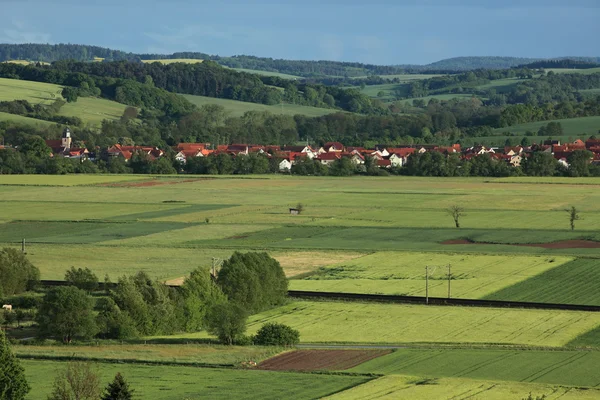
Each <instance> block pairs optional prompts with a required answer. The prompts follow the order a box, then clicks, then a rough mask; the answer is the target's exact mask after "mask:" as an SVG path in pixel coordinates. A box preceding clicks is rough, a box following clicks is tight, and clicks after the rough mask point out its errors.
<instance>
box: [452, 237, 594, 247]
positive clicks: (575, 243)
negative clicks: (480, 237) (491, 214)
mask: <svg viewBox="0 0 600 400" xmlns="http://www.w3.org/2000/svg"><path fill="white" fill-rule="evenodd" d="M442 244H505V243H487V242H473V241H470V240H466V239H453V240H446V241H445V242H442ZM505 245H508V246H527V247H542V248H544V249H600V242H594V241H593V240H561V241H558V242H551V243H510V244H508V243H506V244H505Z"/></svg>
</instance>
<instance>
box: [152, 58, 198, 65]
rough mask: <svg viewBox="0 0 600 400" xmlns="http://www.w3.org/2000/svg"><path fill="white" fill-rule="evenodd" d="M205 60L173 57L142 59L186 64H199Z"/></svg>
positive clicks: (162, 62)
mask: <svg viewBox="0 0 600 400" xmlns="http://www.w3.org/2000/svg"><path fill="white" fill-rule="evenodd" d="M202 61H204V60H199V59H195V58H171V59H163V60H142V62H143V63H155V62H157V63H161V64H173V63H184V64H198V63H201V62H202Z"/></svg>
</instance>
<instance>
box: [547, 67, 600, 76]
mask: <svg viewBox="0 0 600 400" xmlns="http://www.w3.org/2000/svg"><path fill="white" fill-rule="evenodd" d="M550 71H552V72H554V73H555V74H584V75H589V74H595V73H598V72H600V67H599V68H588V69H573V68H548V69H546V72H550Z"/></svg>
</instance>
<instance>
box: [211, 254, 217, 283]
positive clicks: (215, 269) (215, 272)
mask: <svg viewBox="0 0 600 400" xmlns="http://www.w3.org/2000/svg"><path fill="white" fill-rule="evenodd" d="M212 276H214V277H215V278H216V277H217V259H216V258H214V257H213V258H212Z"/></svg>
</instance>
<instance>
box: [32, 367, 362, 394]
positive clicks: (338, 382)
mask: <svg viewBox="0 0 600 400" xmlns="http://www.w3.org/2000/svg"><path fill="white" fill-rule="evenodd" d="M22 364H23V366H24V367H25V373H26V375H27V380H28V382H29V383H30V385H31V386H32V390H31V392H30V393H29V396H28V399H31V400H38V399H40V400H42V399H46V398H47V396H48V395H49V394H50V392H51V391H52V383H53V381H54V377H55V376H56V374H57V372H58V371H60V370H61V369H63V368H64V367H65V363H64V362H53V361H39V360H23V361H22ZM97 366H98V369H99V374H100V376H101V379H102V382H103V385H105V384H107V383H108V382H109V381H112V379H113V378H114V376H115V374H116V373H117V372H121V373H122V374H123V376H124V377H125V379H127V381H128V382H129V384H130V385H131V388H134V389H135V396H136V397H137V398H139V399H157V400H181V399H190V400H192V399H194V400H196V399H235V398H244V399H281V398H282V394H285V395H284V397H285V398H286V399H309V398H320V397H324V396H327V395H330V394H333V393H336V392H338V391H341V390H343V389H346V388H349V387H352V386H355V385H358V384H360V383H363V382H365V381H367V380H368V378H365V377H362V376H336V375H314V374H301V373H278V372H270V371H245V370H232V369H213V368H206V369H205V368H195V367H180V366H160V365H130V364H108V363H98V364H97Z"/></svg>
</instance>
